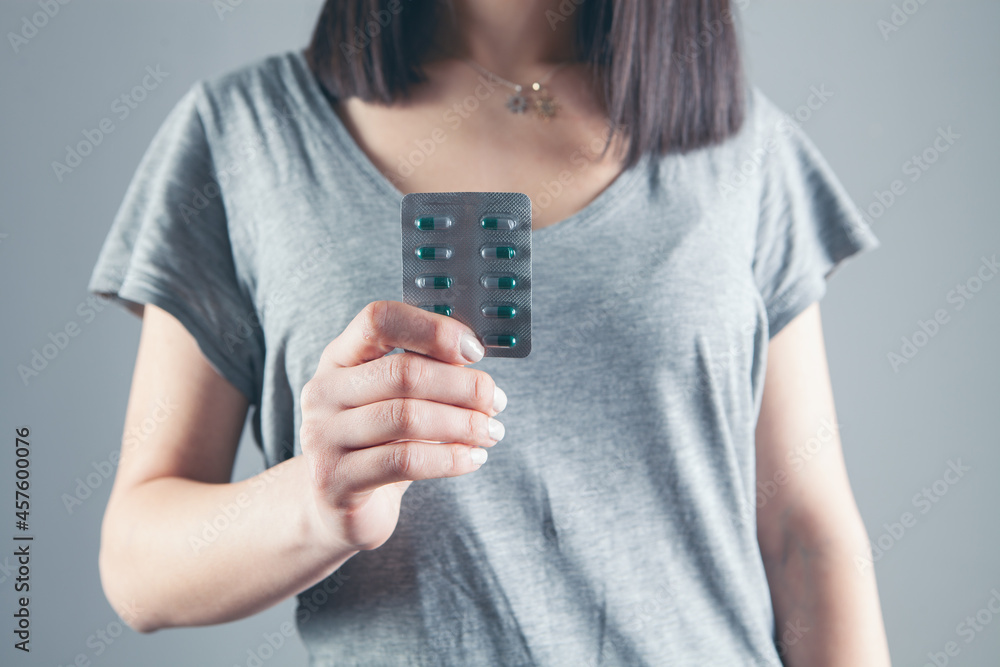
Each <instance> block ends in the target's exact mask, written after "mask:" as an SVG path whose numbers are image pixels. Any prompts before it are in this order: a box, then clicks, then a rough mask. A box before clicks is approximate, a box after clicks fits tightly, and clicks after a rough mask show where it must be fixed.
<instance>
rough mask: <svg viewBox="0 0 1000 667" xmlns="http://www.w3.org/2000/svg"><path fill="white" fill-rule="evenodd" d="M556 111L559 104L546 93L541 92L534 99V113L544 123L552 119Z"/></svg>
mask: <svg viewBox="0 0 1000 667" xmlns="http://www.w3.org/2000/svg"><path fill="white" fill-rule="evenodd" d="M557 111H559V103H558V102H556V100H555V98H554V97H552V96H551V95H549V94H548V93H547V92H544V91H542V92H540V93H539V94H538V95H537V96H536V97H535V113H536V114H537V115H538V117H539V118H541V119H542V120H544V121H545V122H548V121H549V120H551V119H552V118H554V117H555V115H556V112H557Z"/></svg>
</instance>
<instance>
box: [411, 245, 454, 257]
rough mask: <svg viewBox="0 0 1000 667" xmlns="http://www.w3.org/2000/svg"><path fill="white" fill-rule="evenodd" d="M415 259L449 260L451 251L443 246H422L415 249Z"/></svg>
mask: <svg viewBox="0 0 1000 667" xmlns="http://www.w3.org/2000/svg"><path fill="white" fill-rule="evenodd" d="M416 252H417V257H418V258H419V259H427V260H441V259H451V255H452V249H451V248H449V247H448V246H443V245H422V246H420V247H419V248H417V251H416Z"/></svg>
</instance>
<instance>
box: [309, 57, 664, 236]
mask: <svg viewBox="0 0 1000 667" xmlns="http://www.w3.org/2000/svg"><path fill="white" fill-rule="evenodd" d="M289 57H290V59H291V60H292V61H293V62H294V66H295V67H296V68H298V69H299V74H300V77H301V78H300V80H304V81H305V82H306V84H305V90H304V91H303V92H304V94H305V101H306V102H307V103H308V105H309V109H310V110H311V111H312V112H313V113H314V115H315V116H316V117H317V118H318V120H319V121H320V126H321V127H329V128H330V130H331V132H332V136H333V138H334V139H335V141H336V142H337V144H338V146H339V147H340V148H341V149H342V151H343V154H342V157H345V158H347V159H348V160H350V161H351V162H352V163H353V164H354V166H355V167H356V168H357V169H358V171H359V172H361V173H362V174H364V175H365V176H366V177H367V180H368V181H369V182H370V183H371V184H372V186H373V187H374V188H375V189H376V190H377V191H379V192H380V193H382V194H384V195H385V196H386V197H389V198H391V199H392V201H393V202H395V204H396V205H397V206H398V205H399V202H400V201H401V200H402V199H403V197H404V196H405V194H406V193H404V192H402V191H401V190H400V189H399V188H397V187H396V186H395V185H394V184H393V183H392V181H390V180H389V179H388V178H387V177H386V175H385V174H383V173H382V171H381V170H379V168H378V167H376V166H375V163H374V162H373V161H372V159H371V158H370V157H369V156H368V154H367V153H366V152H365V151H364V149H362V148H361V146H360V145H359V144H358V142H357V140H356V139H355V138H354V135H352V134H351V132H350V130H348V129H347V126H346V125H345V124H344V121H343V120H341V118H340V116H339V115H338V114H337V112H336V111H335V110H334V108H333V105H332V104H331V99H330V98H329V97H328V94H327V93H326V91H324V89H323V88H322V86H321V84H320V82H319V80H318V79H317V78H316V76H315V75H314V74H313V72H312V70H311V69H309V65H308V63H306V60H305V54H304V53H303V52H302V51H292V52H290V53H289ZM648 163H649V157H648V156H643V157H642V158H641V159H640V160H639V162H638V163H637V164H636V165H635V166H633V167H631V168H630V169H626V170H624V171H622V172H621V173H619V174H618V176H616V177H615V180H613V181H612V182H611V183H609V184H608V185H607V186H606V187H605V188H604V189H603V190H601V192H600V193H598V194H597V196H596V197H594V198H593V199H591V200H590V202H588V203H587V204H586V205H585V206H584V207H583V208H581V209H579V210H578V211H576V212H574V213H572V214H571V215H569V216H567V217H565V218H563V219H562V220H559V221H558V222H555V223H552V224H549V225H545V226H544V227H540V228H537V229H532V230H531V233H532V238H533V239H534V240H541V239H545V238H548V237H557V236H560V235H562V234H564V233H566V232H567V231H572V230H573V229H579V228H581V227H586V226H587V225H588V224H590V223H591V222H593V221H594V220H595V219H597V218H599V217H600V216H601V214H603V213H604V212H606V211H607V210H608V209H609V208H610V207H611V206H613V205H615V204H617V203H618V202H619V201H621V200H623V199H625V195H626V194H627V193H629V192H630V191H631V190H632V189H634V187H635V185H636V184H637V183H638V182H639V181H640V180H641V179H640V178H639V176H640V174H642V173H645V171H646V168H647V167H648ZM532 206H535V204H534V202H532Z"/></svg>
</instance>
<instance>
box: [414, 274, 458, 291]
mask: <svg viewBox="0 0 1000 667" xmlns="http://www.w3.org/2000/svg"><path fill="white" fill-rule="evenodd" d="M416 283H417V287H422V288H424V289H449V288H450V287H451V284H452V278H451V276H417V280H416Z"/></svg>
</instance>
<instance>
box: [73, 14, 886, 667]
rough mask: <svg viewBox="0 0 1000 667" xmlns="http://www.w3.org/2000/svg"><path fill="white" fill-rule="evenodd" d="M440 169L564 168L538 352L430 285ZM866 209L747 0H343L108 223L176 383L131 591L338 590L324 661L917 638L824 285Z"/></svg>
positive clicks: (862, 654)
mask: <svg viewBox="0 0 1000 667" xmlns="http://www.w3.org/2000/svg"><path fill="white" fill-rule="evenodd" d="M421 191H514V192H525V193H527V194H528V195H529V196H530V197H531V198H532V202H533V209H534V210H533V226H534V233H533V237H534V239H533V255H534V259H533V302H532V303H533V312H534V318H533V319H534V322H533V325H534V329H533V349H532V352H531V355H530V356H529V357H527V358H525V359H497V358H487V359H483V358H482V357H483V347H482V345H481V344H480V342H479V341H478V340H477V339H476V338H475V337H474V336H473V335H472V334H471V331H470V330H469V329H467V328H466V327H465V326H463V325H462V324H460V323H459V322H457V321H456V320H454V319H451V318H447V317H444V316H441V315H436V314H433V313H428V312H425V311H423V310H420V309H417V308H414V307H411V306H406V305H403V304H401V303H399V302H398V301H397V300H396V299H398V294H399V291H398V290H399V226H398V225H399V220H398V216H399V201H400V198H401V196H402V195H403V194H404V193H405V192H421ZM854 210H855V209H854V207H853V206H852V204H851V202H850V201H849V199H848V198H847V196H846V194H845V192H844V190H843V188H842V187H841V186H840V184H839V183H838V181H837V180H836V178H835V177H834V176H833V175H832V174H831V173H830V170H829V168H828V166H827V165H826V163H825V162H824V161H823V159H822V158H821V157H820V156H819V154H818V153H817V152H816V149H815V148H814V146H813V145H812V144H811V143H810V142H809V141H808V139H807V138H806V137H805V136H804V135H803V134H802V133H801V132H800V130H799V129H798V128H797V127H796V126H794V125H793V124H791V123H790V122H789V121H788V119H787V117H785V116H784V115H783V114H782V113H781V112H780V111H778V110H777V109H775V108H774V106H773V105H772V104H771V103H770V102H769V101H768V100H767V99H766V98H764V97H763V96H762V95H761V94H760V93H759V92H757V91H756V90H755V89H753V88H752V87H747V86H746V85H745V84H744V83H743V79H742V75H741V72H740V64H739V57H738V50H737V39H736V35H735V29H734V26H733V17H732V15H731V14H730V7H729V3H727V2H724V1H722V0H717V1H712V0H699V1H693V0H692V1H690V2H681V1H680V0H671V1H664V2H658V3H652V2H650V3H646V2H642V1H641V0H631V1H627V0H622V1H620V2H610V1H607V2H601V1H595V2H586V3H568V2H562V3H559V2H557V1H556V0H518V1H516V2H515V1H511V0H453V2H452V3H451V4H450V5H448V4H442V3H435V2H431V1H430V0H427V1H425V2H419V1H417V0H410V1H399V0H390V1H388V2H378V1H376V0H330V1H329V2H327V4H326V6H325V7H324V9H323V11H322V15H321V16H320V19H319V23H318V25H317V27H316V30H315V34H314V36H313V40H312V43H311V44H310V46H309V48H308V49H307V50H306V52H305V53H289V54H284V55H280V56H275V57H272V58H268V59H266V60H264V61H262V62H259V63H255V64H253V65H251V66H249V67H247V68H244V69H242V70H240V71H238V72H235V73H233V74H231V75H229V76H226V77H222V78H220V79H218V80H215V81H211V82H199V83H198V84H197V85H195V86H194V87H193V88H192V89H191V91H190V92H189V93H188V94H187V95H186V96H185V97H184V99H183V100H181V102H180V103H179V104H178V105H177V107H176V108H175V109H174V111H173V112H172V113H171V115H170V117H169V118H168V119H167V121H166V122H165V124H164V126H163V128H162V129H161V130H160V132H159V133H158V135H157V136H156V138H155V139H154V141H153V144H152V146H151V148H150V150H149V151H148V153H147V155H146V156H145V158H144V159H143V161H142V163H141V165H140V167H139V170H138V173H137V175H136V178H135V179H134V182H133V184H132V185H131V187H130V189H129V191H128V193H127V195H126V197H125V201H124V203H123V205H122V209H121V211H120V212H119V215H118V217H117V218H116V220H115V223H114V226H113V228H112V230H111V233H110V235H109V238H108V240H107V242H106V245H105V248H104V250H103V252H102V254H101V257H100V258H99V261H98V265H97V267H96V269H95V272H94V277H93V280H92V282H91V286H90V287H91V289H92V290H93V291H95V292H98V293H103V294H108V295H111V296H113V297H114V298H116V299H119V300H120V301H122V302H123V303H125V304H127V305H129V306H130V307H132V308H133V309H135V310H137V311H138V312H140V313H141V314H142V317H143V327H142V336H141V340H140V344H139V352H138V357H137V361H136V369H135V376H134V378H133V383H132V393H131V396H130V399H129V407H128V412H127V416H126V425H125V428H126V431H127V432H129V431H131V430H132V429H134V428H136V425H138V424H142V423H144V420H146V421H145V423H147V424H148V423H152V422H150V421H149V420H147V419H146V418H147V417H148V416H150V415H152V414H153V412H154V411H155V410H156V409H157V406H160V411H161V412H160V413H157V414H161V417H162V412H163V408H162V406H163V405H168V406H170V407H171V409H170V410H169V411H168V414H167V417H166V418H161V419H160V420H159V422H157V424H158V425H157V427H156V429H155V430H153V432H151V433H148V434H147V435H146V437H145V438H144V440H143V443H142V444H141V445H139V446H136V447H126V448H123V452H122V458H121V463H120V466H119V470H118V474H117V477H116V480H115V486H114V490H113V492H112V496H111V500H110V501H109V505H108V508H107V512H106V515H105V520H104V527H103V534H102V543H101V557H100V565H101V575H102V580H103V584H104V588H105V591H106V593H107V596H108V599H109V600H110V601H111V603H112V605H114V606H115V607H116V608H117V609H123V608H125V607H126V606H128V607H130V608H132V609H139V610H141V613H139V614H138V615H136V616H134V617H133V618H134V621H133V627H135V628H136V629H137V630H140V631H143V632H148V631H153V630H156V629H159V628H165V627H172V626H181V625H205V624H211V623H219V622H224V621H229V620H233V619H238V618H242V617H245V616H248V615H250V614H253V613H255V612H257V611H260V610H262V609H264V608H266V607H268V606H270V605H273V604H275V603H276V602H278V601H280V600H282V599H285V598H287V597H288V596H290V595H292V594H298V595H299V608H298V614H297V621H298V627H299V631H300V633H301V636H302V638H303V640H304V641H305V644H306V646H307V648H308V650H309V652H310V654H311V658H312V662H313V664H317V665H326V664H330V665H332V664H352V665H382V664H413V665H417V664H420V665H424V664H428V665H430V664H449V665H580V664H593V665H597V664H630V665H635V664H648V665H666V664H671V665H673V664H691V665H707V664H720V665H723V664H724V665H750V664H752V665H774V664H779V662H781V660H782V659H783V660H784V662H785V663H786V664H789V665H811V666H813V665H883V664H888V661H889V658H888V651H887V648H886V641H885V636H884V630H883V628H882V621H881V612H880V610H879V603H878V597H877V591H876V586H875V581H874V576H873V574H872V572H871V569H870V568H863V567H862V568H859V567H856V565H855V562H856V561H858V560H859V559H861V560H862V561H863V559H864V556H865V555H866V554H867V553H868V545H867V540H866V535H865V531H864V528H863V525H862V523H861V520H860V517H859V514H858V511H857V509H856V506H855V502H854V499H853V496H852V493H851V490H850V486H849V484H848V480H847V476H846V472H845V468H844V464H843V460H842V456H841V451H840V443H839V440H838V436H837V434H836V427H835V424H836V418H835V414H834V406H833V400H832V397H831V391H830V383H829V378H828V373H827V366H826V359H825V352H824V348H823V341H822V335H821V327H820V319H819V310H818V305H817V303H816V302H817V301H818V300H819V298H820V297H821V296H822V295H823V293H824V290H825V279H826V277H827V276H828V275H829V273H830V272H831V271H832V270H833V269H834V267H836V266H838V265H839V264H840V263H841V262H842V261H843V260H844V259H846V258H847V257H849V256H852V255H854V254H856V253H858V252H861V251H864V250H867V249H870V248H873V247H875V246H876V245H877V241H876V240H875V238H874V237H873V236H872V235H871V233H870V232H869V231H868V229H867V228H866V227H865V226H864V225H863V223H861V222H860V221H859V220H858V217H857V216H856V214H855V213H854ZM779 332H780V333H779ZM397 348H400V349H402V350H406V352H402V353H399V354H388V353H389V352H391V351H393V350H395V349H397ZM765 377H766V383H765ZM248 410H251V411H252V413H251V414H252V419H251V420H250V421H251V424H252V430H253V435H254V437H255V439H256V441H257V442H258V443H259V444H260V446H261V447H262V449H263V452H264V454H265V458H266V461H267V465H268V469H267V470H266V471H265V472H264V473H261V474H260V475H258V476H256V477H253V478H251V479H249V480H246V481H242V482H238V483H230V475H231V471H232V466H233V460H234V456H235V451H236V446H237V443H238V440H239V437H240V434H241V431H242V429H243V425H244V419H245V417H246V415H247V414H248ZM498 415H500V416H502V418H503V424H502V423H501V421H500V420H499V419H497V416H498ZM504 424H506V427H507V428H509V433H506V434H505V427H504ZM505 435H506V437H505ZM487 450H488V451H489V459H490V462H489V463H487V464H485V465H483V461H485V460H486V458H487ZM411 484H412V486H411Z"/></svg>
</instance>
